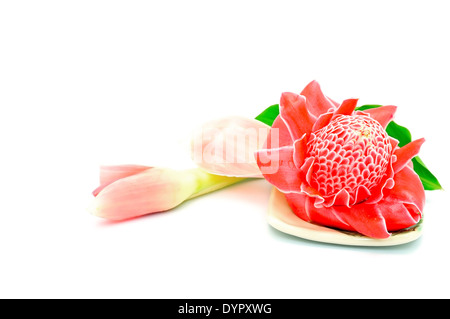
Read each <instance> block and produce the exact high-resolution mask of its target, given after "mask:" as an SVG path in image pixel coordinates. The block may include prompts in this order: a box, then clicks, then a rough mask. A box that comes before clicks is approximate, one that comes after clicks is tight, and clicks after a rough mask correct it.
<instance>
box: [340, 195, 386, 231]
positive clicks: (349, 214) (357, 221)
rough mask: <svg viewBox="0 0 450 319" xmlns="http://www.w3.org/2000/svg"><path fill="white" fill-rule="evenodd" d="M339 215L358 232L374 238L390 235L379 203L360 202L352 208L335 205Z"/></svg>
mask: <svg viewBox="0 0 450 319" xmlns="http://www.w3.org/2000/svg"><path fill="white" fill-rule="evenodd" d="M333 209H335V211H336V212H337V213H338V214H339V216H340V217H341V218H342V219H343V220H344V221H346V222H347V223H348V224H349V225H350V226H351V227H353V228H354V229H355V230H356V231H357V232H358V233H361V234H363V235H366V236H368V237H372V238H388V237H389V236H390V234H389V232H388V230H387V226H386V221H385V219H384V217H383V214H382V212H381V211H380V206H379V205H377V204H364V203H362V204H358V205H354V206H352V207H351V208H348V207H346V206H333Z"/></svg>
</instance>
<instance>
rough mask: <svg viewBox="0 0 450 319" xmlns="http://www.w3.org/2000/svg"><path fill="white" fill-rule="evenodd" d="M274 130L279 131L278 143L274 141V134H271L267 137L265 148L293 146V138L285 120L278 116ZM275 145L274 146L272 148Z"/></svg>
mask: <svg viewBox="0 0 450 319" xmlns="http://www.w3.org/2000/svg"><path fill="white" fill-rule="evenodd" d="M272 129H273V130H278V138H279V140H278V141H272V134H270V133H269V135H268V136H267V140H266V144H265V145H264V148H267V149H269V148H277V147H283V146H292V143H293V142H294V141H293V140H292V137H291V133H289V130H288V128H287V126H286V124H285V123H284V121H283V119H282V118H281V117H280V116H278V117H277V118H276V119H275V121H274V122H273V125H272ZM272 145H273V146H272Z"/></svg>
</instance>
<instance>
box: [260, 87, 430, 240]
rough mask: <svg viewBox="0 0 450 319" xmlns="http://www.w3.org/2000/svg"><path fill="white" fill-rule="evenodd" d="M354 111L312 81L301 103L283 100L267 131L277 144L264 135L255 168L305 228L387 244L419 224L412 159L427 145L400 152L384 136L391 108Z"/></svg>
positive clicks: (418, 188)
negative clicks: (282, 196) (306, 223)
mask: <svg viewBox="0 0 450 319" xmlns="http://www.w3.org/2000/svg"><path fill="white" fill-rule="evenodd" d="M356 104H357V100H356V99H348V100H345V101H344V102H343V103H342V104H340V105H339V104H338V103H336V102H334V101H332V100H331V99H329V98H327V97H326V96H325V95H324V94H323V93H322V91H321V89H320V86H319V84H318V83H317V82H315V81H313V82H311V83H310V84H309V85H308V86H307V87H306V88H305V89H304V90H303V91H302V92H301V94H300V95H299V94H294V93H283V94H282V96H281V100H280V115H279V116H278V117H277V118H276V120H275V122H274V123H273V126H272V130H278V136H279V137H280V138H279V140H277V141H275V140H272V139H271V136H272V135H271V134H269V135H268V138H267V141H266V144H265V148H263V149H261V150H258V151H257V152H256V159H257V164H258V166H259V168H260V170H261V172H262V173H263V175H264V177H265V178H266V179H267V180H268V181H269V182H270V183H272V184H273V185H274V186H275V187H277V188H278V189H279V190H280V191H281V192H283V193H284V194H285V196H286V199H287V201H288V203H289V205H290V207H291V208H292V210H293V212H294V213H295V214H296V215H297V216H298V217H300V218H302V219H303V220H306V221H309V222H313V223H317V224H321V225H325V226H329V227H334V228H339V229H344V230H350V231H357V232H359V233H361V234H364V235H366V236H369V237H373V238H387V237H389V236H390V233H389V232H391V231H396V230H400V229H403V228H407V227H410V226H413V225H415V224H416V223H417V222H418V221H419V220H420V219H421V217H422V211H423V206H424V202H425V191H424V189H423V186H422V183H421V182H420V179H419V177H418V176H417V174H416V173H415V172H414V171H413V169H412V164H411V158H413V157H414V156H416V155H417V154H418V152H419V149H420V146H421V145H422V144H423V142H424V139H418V140H415V141H413V142H411V143H409V144H407V145H405V146H403V147H402V148H399V147H398V146H397V145H398V141H397V140H396V139H394V138H391V137H389V136H388V135H387V133H386V130H385V128H386V126H387V125H388V124H389V122H390V121H391V120H392V118H393V116H394V113H395V111H396V107H395V106H390V105H387V106H382V107H379V108H374V109H369V110H366V111H355V107H356Z"/></svg>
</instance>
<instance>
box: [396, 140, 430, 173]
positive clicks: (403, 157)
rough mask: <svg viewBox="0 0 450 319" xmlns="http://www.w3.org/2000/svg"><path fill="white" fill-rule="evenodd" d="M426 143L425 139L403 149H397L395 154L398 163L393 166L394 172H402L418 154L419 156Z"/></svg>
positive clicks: (413, 142) (411, 143) (409, 144)
mask: <svg viewBox="0 0 450 319" xmlns="http://www.w3.org/2000/svg"><path fill="white" fill-rule="evenodd" d="M424 142H425V139H424V138H421V139H418V140H415V141H412V142H410V143H408V144H406V145H405V146H403V147H402V148H397V149H396V150H395V152H394V154H395V155H396V156H397V161H396V162H395V163H394V164H393V168H394V172H396V173H397V172H398V171H400V170H402V169H403V168H404V167H405V166H406V165H407V164H408V162H409V161H410V160H411V159H412V158H413V157H414V156H416V155H417V154H419V151H420V147H421V146H422V144H423V143H424Z"/></svg>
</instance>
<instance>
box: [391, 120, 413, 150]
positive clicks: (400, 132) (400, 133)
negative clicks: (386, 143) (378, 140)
mask: <svg viewBox="0 0 450 319" xmlns="http://www.w3.org/2000/svg"><path fill="white" fill-rule="evenodd" d="M386 132H387V133H388V135H389V136H391V137H393V138H395V139H397V140H398V142H399V143H398V147H403V146H404V145H406V144H408V143H409V142H411V141H412V138H411V132H410V131H409V130H408V129H407V128H406V127H404V126H401V125H398V124H397V123H395V122H394V121H391V122H390V123H389V124H388V126H387V127H386Z"/></svg>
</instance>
